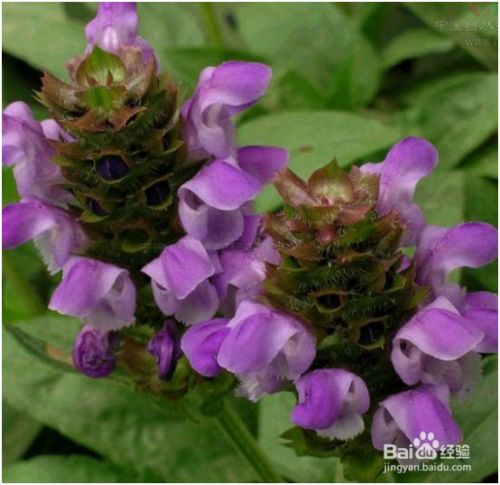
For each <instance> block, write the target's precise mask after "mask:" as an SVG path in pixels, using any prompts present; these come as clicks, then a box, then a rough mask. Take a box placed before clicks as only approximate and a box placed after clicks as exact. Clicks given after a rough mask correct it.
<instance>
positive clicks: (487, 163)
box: [460, 141, 498, 179]
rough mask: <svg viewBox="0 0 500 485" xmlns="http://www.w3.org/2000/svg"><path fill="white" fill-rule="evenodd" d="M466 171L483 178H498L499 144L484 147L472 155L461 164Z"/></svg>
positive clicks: (493, 143)
mask: <svg viewBox="0 0 500 485" xmlns="http://www.w3.org/2000/svg"><path fill="white" fill-rule="evenodd" d="M460 168H463V169H464V170H465V171H467V172H470V173H474V174H475V175H482V176H483V177H490V178H495V179H497V178H498V144H497V143H496V141H494V142H490V143H488V144H486V145H483V146H482V147H480V148H479V149H478V150H476V151H475V152H473V153H471V154H470V155H469V156H468V157H467V158H466V159H465V160H464V161H463V163H461V164H460Z"/></svg>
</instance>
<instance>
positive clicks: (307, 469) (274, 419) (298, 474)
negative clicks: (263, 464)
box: [259, 392, 342, 483]
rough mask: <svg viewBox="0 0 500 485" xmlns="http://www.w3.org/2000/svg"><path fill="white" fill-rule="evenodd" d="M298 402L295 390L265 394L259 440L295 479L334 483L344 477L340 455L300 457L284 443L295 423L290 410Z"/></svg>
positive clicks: (298, 480)
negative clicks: (292, 392)
mask: <svg viewBox="0 0 500 485" xmlns="http://www.w3.org/2000/svg"><path fill="white" fill-rule="evenodd" d="M295 404H296V402H295V398H294V396H293V394H291V393H285V392H282V393H279V394H274V395H270V396H265V397H264V398H262V400H261V401H260V402H259V444H260V446H261V448H262V450H263V451H264V453H266V454H267V455H268V456H269V457H270V458H271V459H272V460H273V461H274V463H275V465H276V466H277V469H278V471H279V472H280V473H281V474H282V475H284V476H285V477H286V478H288V479H289V480H290V481H294V482H312V483H331V482H334V483H335V482H340V481H342V480H341V478H342V467H341V465H340V462H339V460H338V459H337V458H314V457H310V456H301V457H298V456H297V455H296V454H295V452H294V451H293V450H292V449H290V448H287V447H285V446H283V444H282V442H281V439H280V436H281V435H282V434H283V433H284V432H285V431H286V430H287V429H288V428H290V426H291V422H290V413H291V411H292V409H293V407H294V405H295Z"/></svg>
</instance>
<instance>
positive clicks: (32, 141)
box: [2, 102, 72, 203]
mask: <svg viewBox="0 0 500 485" xmlns="http://www.w3.org/2000/svg"><path fill="white" fill-rule="evenodd" d="M53 156H55V152H54V150H53V149H52V147H51V146H50V145H49V143H48V141H47V138H46V135H45V134H44V131H43V129H42V126H41V125H40V123H38V121H36V120H35V119H34V118H33V115H32V113H31V110H30V108H29V107H28V105H26V104H25V103H21V102H17V103H12V104H11V105H9V106H7V108H6V109H5V111H4V113H3V115H2V159H3V164H4V165H6V166H14V177H15V179H16V183H17V190H18V192H19V195H21V197H27V196H36V197H40V198H42V199H47V200H50V201H52V202H61V203H63V202H69V201H70V200H71V198H72V196H71V194H69V193H68V192H66V191H64V190H62V189H60V188H59V187H58V186H57V185H58V184H60V183H62V182H63V181H64V179H63V177H62V173H61V169H60V167H58V166H57V165H55V164H53V163H51V162H50V159H51V158H52V157H53Z"/></svg>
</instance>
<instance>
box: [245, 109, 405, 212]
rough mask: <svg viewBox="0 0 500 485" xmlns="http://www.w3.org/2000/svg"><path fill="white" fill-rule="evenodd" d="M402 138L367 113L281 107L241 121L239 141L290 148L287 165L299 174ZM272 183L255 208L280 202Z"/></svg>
mask: <svg viewBox="0 0 500 485" xmlns="http://www.w3.org/2000/svg"><path fill="white" fill-rule="evenodd" d="M401 138H402V134H401V133H400V132H399V131H398V129H396V128H394V127H392V126H389V125H386V124H384V123H381V122H380V121H376V120H373V119H369V118H367V117H361V116H358V115H354V114H350V113H342V112H336V111H318V112H313V111H290V112H286V111H283V112H281V113H277V114H271V115H267V116H262V117H259V118H256V119H252V120H251V121H249V122H247V123H244V124H243V125H242V126H241V127H240V129H239V139H240V143H241V145H276V146H281V147H284V148H287V149H288V150H290V156H291V163H290V168H291V169H292V170H293V171H295V172H296V173H297V174H298V175H299V176H300V177H302V178H307V177H308V176H309V175H311V173H312V172H313V171H314V170H316V169H318V168H321V167H322V166H324V165H326V164H327V163H328V162H330V161H331V160H332V159H333V158H336V159H337V160H338V161H339V163H340V164H341V165H342V166H344V167H345V166H347V165H349V164H350V163H352V162H353V161H355V160H357V159H359V158H361V157H365V156H368V155H370V154H373V153H374V152H377V151H379V150H383V149H386V148H389V147H390V146H391V145H392V144H393V143H395V142H397V141H398V140H399V139H401ZM280 200H281V199H280V197H279V196H278V194H277V193H276V191H275V190H274V189H273V188H272V187H268V188H266V189H265V190H264V193H263V194H262V195H261V196H259V197H258V199H257V209H258V211H267V210H270V209H273V208H275V207H277V206H278V205H279V204H280Z"/></svg>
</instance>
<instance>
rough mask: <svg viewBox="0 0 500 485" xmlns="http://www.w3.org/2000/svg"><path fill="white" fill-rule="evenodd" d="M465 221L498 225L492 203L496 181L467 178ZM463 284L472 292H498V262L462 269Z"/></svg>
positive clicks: (470, 176)
mask: <svg viewBox="0 0 500 485" xmlns="http://www.w3.org/2000/svg"><path fill="white" fill-rule="evenodd" d="M465 196H466V204H465V220H467V221H476V220H477V221H483V222H488V223H489V224H492V225H494V226H497V225H498V205H497V204H496V203H492V202H493V201H495V202H496V201H497V200H498V184H497V181H496V180H495V181H493V180H488V179H485V178H482V177H477V176H474V175H468V176H467V184H466V190H465ZM463 272H464V284H465V285H466V286H467V288H469V289H470V290H471V291H472V290H484V289H486V290H488V291H493V292H497V291H498V261H494V262H493V263H490V264H488V265H486V266H483V267H482V268H477V269H469V268H465V269H464V271H463Z"/></svg>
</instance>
